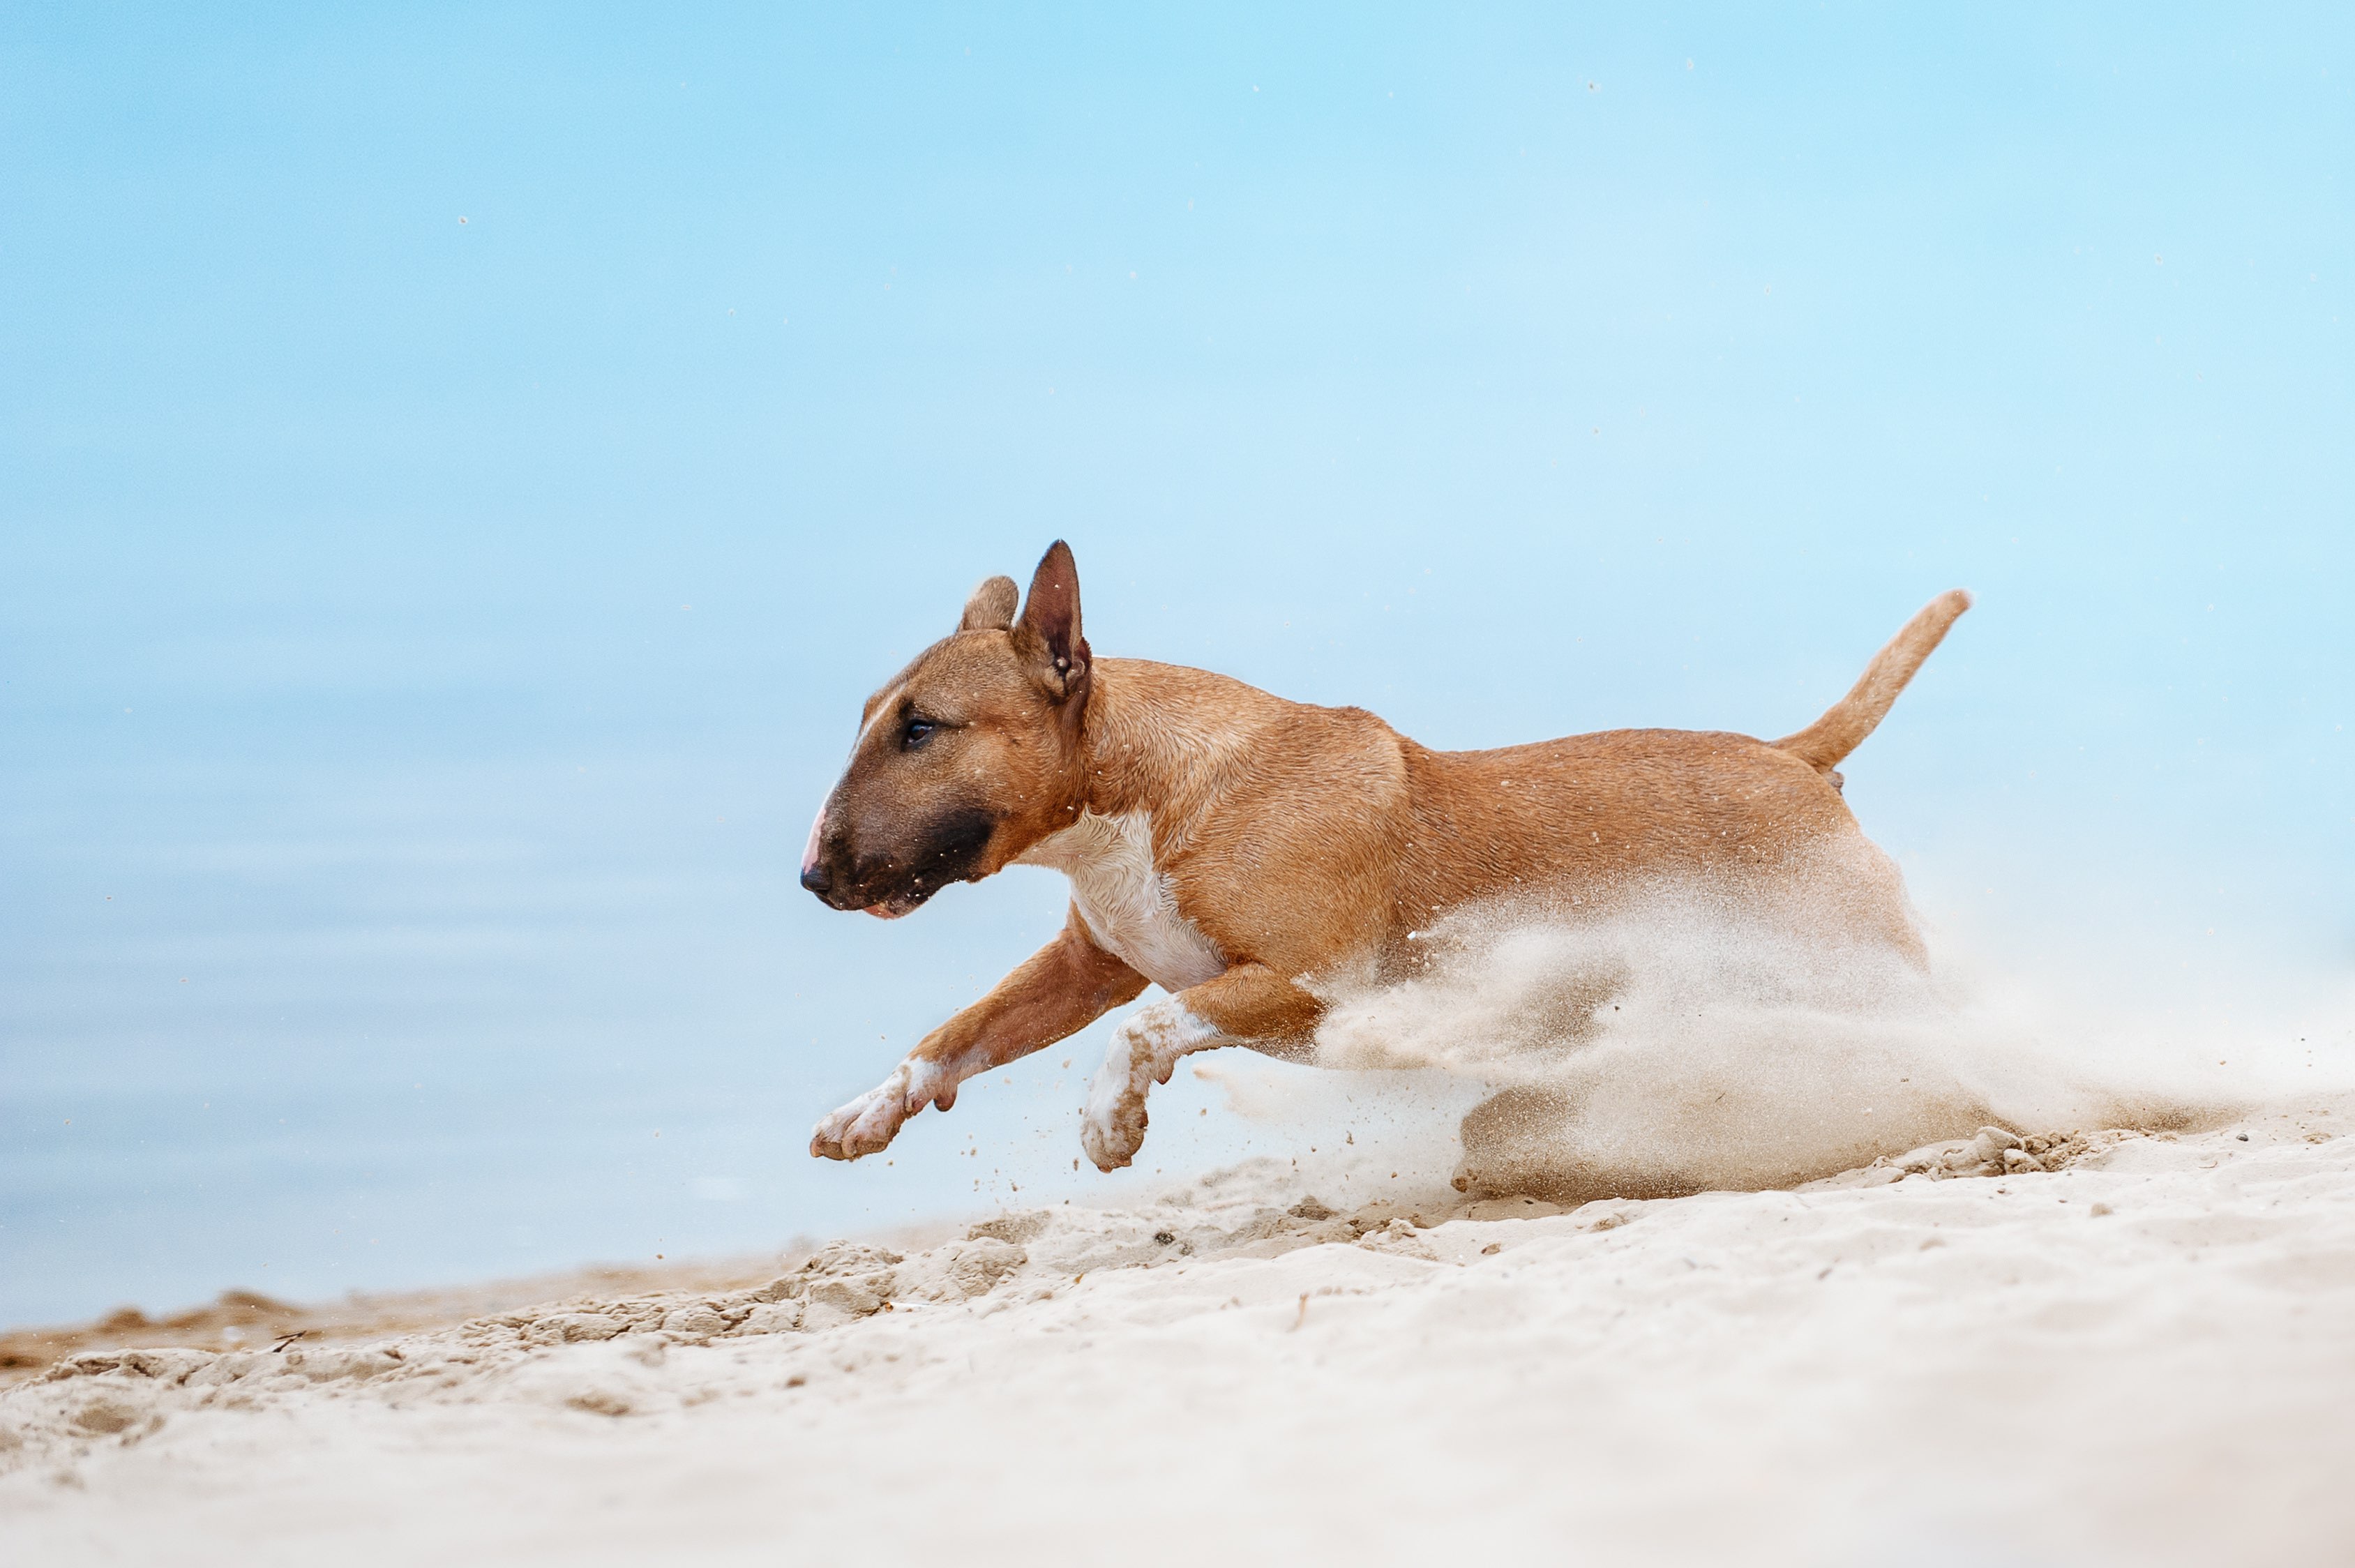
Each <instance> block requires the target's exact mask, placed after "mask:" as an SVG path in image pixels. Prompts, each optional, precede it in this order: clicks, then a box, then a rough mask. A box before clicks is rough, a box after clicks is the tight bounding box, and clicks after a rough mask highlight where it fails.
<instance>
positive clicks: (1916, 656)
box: [1774, 588, 1971, 773]
mask: <svg viewBox="0 0 2355 1568" xmlns="http://www.w3.org/2000/svg"><path fill="white" fill-rule="evenodd" d="M1970 607H1971V596H1970V595H1969V594H1967V593H1966V592H1963V591H1962V590H1961V589H1959V588H1956V589H1954V590H1952V591H1951V592H1945V593H1941V594H1939V595H1938V596H1937V597H1936V598H1935V599H1933V600H1931V601H1930V603H1927V604H1924V605H1923V607H1922V613H1920V614H1918V615H1916V616H1914V617H1913V619H1912V620H1910V621H1908V622H1906V623H1905V629H1904V630H1903V631H1902V632H1900V633H1898V634H1897V635H1895V636H1893V637H1891V638H1890V639H1889V645H1888V646H1887V647H1885V648H1883V649H1881V651H1880V652H1879V653H1877V654H1875V655H1873V656H1872V662H1871V663H1870V664H1869V665H1867V666H1865V667H1864V674H1863V676H1862V677H1860V678H1859V680H1858V681H1857V683H1856V685H1854V686H1853V687H1851V688H1849V694H1848V695H1847V696H1846V697H1843V698H1841V699H1839V700H1838V702H1835V703H1833V704H1832V705H1831V707H1830V708H1829V709H1827V710H1826V711H1825V713H1824V716H1823V717H1822V718H1821V719H1818V720H1816V721H1815V722H1814V723H1812V724H1810V725H1808V726H1807V727H1806V729H1804V730H1802V731H1799V732H1798V733H1797V734H1796V735H1785V736H1784V737H1783V738H1782V739H1781V740H1779V741H1775V742H1774V747H1775V749H1776V750H1777V751H1783V752H1790V753H1791V754H1792V755H1793V756H1795V757H1797V758H1798V759H1799V760H1800V761H1802V762H1804V763H1807V764H1808V765H1809V766H1811V767H1814V768H1817V769H1818V770H1820V771H1822V772H1824V773H1829V772H1831V771H1832V769H1834V768H1836V767H1838V765H1839V761H1840V759H1841V758H1842V757H1845V756H1847V755H1848V754H1849V752H1853V751H1855V750H1856V749H1857V748H1858V747H1859V746H1860V745H1862V744H1864V738H1865V737H1866V736H1867V735H1870V734H1871V733H1872V731H1873V730H1874V729H1875V728H1876V727H1877V726H1878V725H1879V724H1880V723H1881V720H1883V719H1885V718H1887V717H1888V716H1889V709H1890V706H1891V704H1892V703H1894V702H1895V701H1896V700H1897V694H1898V693H1899V692H1901V691H1902V690H1904V689H1905V683H1906V682H1907V681H1909V680H1912V679H1913V672H1914V671H1915V670H1918V669H1920V668H1921V667H1922V661H1923V660H1924V659H1926V658H1928V657H1929V656H1930V651H1931V650H1932V649H1933V648H1935V647H1936V646H1937V645H1939V643H1940V642H1942V641H1944V640H1945V635H1946V628H1947V627H1949V626H1951V625H1953V624H1955V618H1956V617H1958V616H1959V615H1961V614H1962V613H1963V612H1964V611H1966V610H1967V609H1969V608H1970Z"/></svg>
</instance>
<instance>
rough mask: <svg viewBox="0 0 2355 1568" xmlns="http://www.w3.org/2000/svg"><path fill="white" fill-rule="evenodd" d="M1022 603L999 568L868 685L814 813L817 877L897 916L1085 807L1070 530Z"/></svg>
mask: <svg viewBox="0 0 2355 1568" xmlns="http://www.w3.org/2000/svg"><path fill="white" fill-rule="evenodd" d="M1021 608H1022V613H1021V617H1020V618H1019V619H1017V618H1016V616H1015V613H1014V611H1015V592H1014V580H1013V579H1012V578H1010V577H993V578H991V579H989V580H988V581H986V582H984V583H983V584H982V585H981V586H980V587H978V588H976V589H975V590H974V591H973V597H972V598H971V599H968V600H967V601H965V606H964V616H963V618H962V619H960V620H959V621H958V623H957V629H956V630H955V631H954V632H953V633H951V634H950V635H948V636H946V637H943V639H942V640H941V641H939V642H937V643H934V644H933V645H932V646H931V647H929V648H926V649H925V650H924V651H923V652H922V653H921V654H918V655H917V656H916V657H915V660H914V662H913V663H911V664H910V665H909V666H908V667H907V668H905V669H903V670H901V671H900V673H899V674H898V675H896V676H893V677H891V679H890V681H889V682H888V683H886V684H885V686H884V688H883V689H882V690H880V691H879V692H877V693H876V694H875V695H874V696H872V697H870V698H868V699H867V707H866V709H865V710H864V711H863V712H862V713H861V714H860V716H859V730H858V741H857V742H856V743H855V744H854V745H853V746H852V747H851V749H850V763H849V765H848V766H847V767H846V768H844V769H843V773H842V779H841V782H840V783H838V784H836V785H835V786H834V793H833V794H831V795H827V796H826V805H824V806H823V807H822V808H821V809H820V810H819V812H818V814H817V820H816V821H815V822H814V823H812V824H811V825H810V836H809V847H808V848H806V849H805V850H803V851H802V886H804V887H805V888H807V889H808V890H809V891H812V892H814V893H815V894H816V895H817V896H818V897H819V898H821V899H824V900H825V901H826V902H827V903H829V904H832V905H833V906H834V907H835V908H837V909H846V910H848V909H863V910H865V911H866V912H868V913H869V914H875V915H881V916H882V917H884V918H885V919H887V920H888V919H895V918H897V917H898V916H900V915H903V914H906V913H907V912H909V911H910V910H912V909H914V908H915V907H916V906H917V905H918V904H921V903H922V902H923V901H925V900H926V899H928V898H931V897H932V895H933V894H934V893H936V892H938V891H940V890H941V889H942V888H943V887H946V886H947V885H948V884H949V883H951V882H973V881H979V880H981V879H982V878H984V877H986V876H988V875H990V874H991V873H992V872H994V871H996V870H998V869H1001V868H1002V867H1004V866H1005V865H1006V863H1007V861H1009V860H1011V859H1014V858H1015V857H1016V856H1018V855H1019V854H1021V853H1022V851H1024V850H1025V849H1028V848H1030V846H1031V845H1033V844H1036V843H1037V842H1038V841H1039V839H1041V838H1044V837H1046V836H1047V835H1048V834H1050V833H1053V832H1055V831H1057V830H1058V829H1060V828H1062V827H1068V826H1070V825H1071V821H1072V820H1073V819H1074V818H1075V817H1077V816H1078V815H1079V811H1080V800H1081V792H1082V786H1083V784H1084V773H1083V770H1082V764H1081V762H1080V721H1081V718H1082V715H1083V714H1084V713H1085V711H1086V709H1087V703H1088V691H1089V684H1090V683H1089V676H1090V662H1089V656H1088V644H1087V639H1086V638H1084V637H1082V635H1080V577H1079V571H1078V569H1077V568H1076V567H1075V566H1074V565H1073V564H1072V561H1071V549H1070V547H1068V546H1067V545H1065V544H1064V543H1063V542H1062V541H1061V540H1060V539H1058V540H1056V541H1055V543H1054V545H1053V547H1052V548H1050V549H1049V550H1048V551H1047V554H1046V556H1045V557H1044V558H1043V559H1042V560H1040V561H1039V570H1038V571H1037V573H1036V574H1035V575H1033V576H1032V578H1031V579H1030V593H1029V597H1028V599H1026V600H1025V601H1023V603H1022V607H1021Z"/></svg>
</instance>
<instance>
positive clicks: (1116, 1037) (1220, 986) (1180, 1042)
mask: <svg viewBox="0 0 2355 1568" xmlns="http://www.w3.org/2000/svg"><path fill="white" fill-rule="evenodd" d="M1324 1010H1325V1005H1324V1004H1323V1003H1322V1002H1319V1001H1318V1000H1317V999H1316V997H1312V996H1310V995H1309V994H1308V993H1307V992H1305V991H1304V990H1302V989H1301V988H1300V987H1297V986H1295V985H1294V984H1293V983H1292V982H1291V981H1290V980H1289V979H1287V978H1286V977H1285V976H1282V975H1279V974H1277V973H1276V972H1275V971H1274V970H1273V969H1271V968H1269V967H1268V966H1267V965H1264V964H1238V965H1235V966H1234V967H1232V968H1231V969H1229V970H1228V971H1227V972H1226V973H1225V974H1223V975H1221V976H1219V977H1218V978H1217V979H1215V980H1205V981H1203V982H1202V983H1201V984H1200V985H1199V986H1188V987H1186V989H1184V990H1182V991H1180V992H1178V993H1177V995H1176V996H1174V997H1170V998H1169V999H1168V1000H1167V1001H1162V1002H1156V1003H1154V1004H1153V1005H1152V1006H1150V1007H1145V1008H1137V1009H1136V1011H1135V1012H1134V1013H1132V1014H1130V1015H1129V1016H1128V1017H1127V1018H1126V1019H1123V1020H1122V1021H1121V1026H1120V1027H1119V1028H1118V1029H1114V1031H1113V1036H1112V1049H1111V1050H1110V1051H1105V1052H1104V1060H1103V1066H1102V1067H1101V1068H1099V1069H1097V1071H1096V1080H1095V1083H1094V1084H1093V1086H1092V1087H1091V1088H1090V1089H1089V1091H1088V1108H1087V1113H1086V1115H1084V1116H1083V1117H1082V1119H1081V1122H1080V1147H1082V1148H1084V1149H1085V1150H1087V1154H1088V1157H1089V1158H1090V1159H1092V1160H1093V1161H1095V1164H1096V1168H1097V1169H1098V1170H1117V1169H1119V1168H1121V1167H1122V1166H1124V1165H1126V1164H1127V1163H1128V1162H1129V1161H1130V1160H1131V1159H1133V1158H1135V1156H1136V1151H1137V1150H1138V1148H1140V1147H1143V1146H1144V1143H1145V1123H1146V1115H1145V1097H1146V1095H1147V1094H1149V1093H1152V1091H1153V1086H1154V1085H1155V1084H1156V1083H1168V1082H1169V1075H1170V1074H1171V1073H1172V1072H1176V1071H1177V1059H1178V1058H1179V1057H1181V1056H1191V1055H1192V1054H1193V1053H1194V1052H1196V1051H1211V1050H1215V1049H1216V1048H1218V1047H1220V1046H1222V1045H1257V1046H1267V1045H1271V1044H1276V1043H1280V1042H1284V1041H1288V1040H1299V1039H1302V1038H1304V1037H1305V1036H1306V1035H1307V1033H1308V1032H1309V1031H1310V1030H1311V1029H1315V1028H1316V1020H1317V1019H1318V1018H1319V1017H1321V1016H1322V1015H1323V1013H1324Z"/></svg>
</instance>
